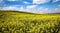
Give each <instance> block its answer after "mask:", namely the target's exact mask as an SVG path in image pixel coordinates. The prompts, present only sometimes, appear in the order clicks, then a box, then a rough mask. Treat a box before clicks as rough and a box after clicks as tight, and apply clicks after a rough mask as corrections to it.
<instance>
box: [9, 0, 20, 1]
mask: <svg viewBox="0 0 60 33" xmlns="http://www.w3.org/2000/svg"><path fill="white" fill-rule="evenodd" d="M8 1H19V0H8Z"/></svg>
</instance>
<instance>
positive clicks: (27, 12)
mask: <svg viewBox="0 0 60 33" xmlns="http://www.w3.org/2000/svg"><path fill="white" fill-rule="evenodd" d="M1 11H2V12H18V13H26V14H60V13H32V12H25V11H16V10H0V12H1Z"/></svg>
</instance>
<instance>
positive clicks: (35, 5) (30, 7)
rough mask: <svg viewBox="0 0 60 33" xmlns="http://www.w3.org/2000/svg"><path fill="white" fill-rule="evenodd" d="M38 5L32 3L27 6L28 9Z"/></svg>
mask: <svg viewBox="0 0 60 33" xmlns="http://www.w3.org/2000/svg"><path fill="white" fill-rule="evenodd" d="M35 7H37V5H30V6H27V8H28V9H32V8H35Z"/></svg>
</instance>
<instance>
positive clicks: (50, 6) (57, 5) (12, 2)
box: [0, 0, 60, 13]
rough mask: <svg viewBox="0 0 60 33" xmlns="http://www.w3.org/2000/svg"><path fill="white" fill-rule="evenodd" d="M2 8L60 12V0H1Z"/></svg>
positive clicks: (36, 11) (0, 5)
mask: <svg viewBox="0 0 60 33" xmlns="http://www.w3.org/2000/svg"><path fill="white" fill-rule="evenodd" d="M0 10H18V11H26V12H33V13H60V0H0Z"/></svg>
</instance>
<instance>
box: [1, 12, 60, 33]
mask: <svg viewBox="0 0 60 33" xmlns="http://www.w3.org/2000/svg"><path fill="white" fill-rule="evenodd" d="M0 33H60V14H35V13H28V12H18V11H0Z"/></svg>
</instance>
